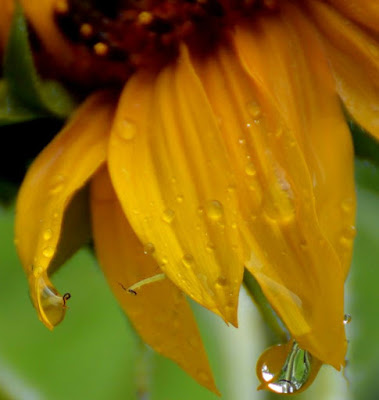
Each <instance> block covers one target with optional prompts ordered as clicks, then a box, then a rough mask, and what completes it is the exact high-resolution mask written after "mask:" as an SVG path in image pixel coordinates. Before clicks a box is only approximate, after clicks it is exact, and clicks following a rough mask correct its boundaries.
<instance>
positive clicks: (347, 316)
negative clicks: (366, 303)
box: [343, 314, 351, 325]
mask: <svg viewBox="0 0 379 400" xmlns="http://www.w3.org/2000/svg"><path fill="white" fill-rule="evenodd" d="M350 322H351V315H350V314H345V315H344V317H343V323H344V325H347V324H350Z"/></svg>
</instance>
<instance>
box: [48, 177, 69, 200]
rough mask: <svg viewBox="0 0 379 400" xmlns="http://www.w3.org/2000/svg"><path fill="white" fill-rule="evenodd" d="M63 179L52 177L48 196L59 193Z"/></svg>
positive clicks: (62, 186) (62, 185)
mask: <svg viewBox="0 0 379 400" xmlns="http://www.w3.org/2000/svg"><path fill="white" fill-rule="evenodd" d="M64 181H65V177H64V176H63V175H56V176H54V178H53V180H52V181H51V184H50V190H49V194H51V195H54V194H58V193H59V192H61V191H62V190H63V188H64Z"/></svg>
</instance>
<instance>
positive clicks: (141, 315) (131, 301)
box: [91, 169, 218, 393]
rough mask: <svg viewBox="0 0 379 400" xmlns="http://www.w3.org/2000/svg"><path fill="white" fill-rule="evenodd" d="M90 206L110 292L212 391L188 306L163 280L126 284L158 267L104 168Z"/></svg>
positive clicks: (157, 344) (151, 340) (145, 334)
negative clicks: (132, 289) (133, 291)
mask: <svg viewBox="0 0 379 400" xmlns="http://www.w3.org/2000/svg"><path fill="white" fill-rule="evenodd" d="M91 209H92V216H93V233H94V240H95V247H96V254H97V256H98V259H99V262H100V264H101V266H102V269H103V271H104V274H105V276H106V278H107V280H108V283H109V285H110V287H111V288H112V291H113V293H114V294H115V296H116V297H117V300H118V301H119V303H120V305H121V307H122V309H123V310H124V311H125V313H126V314H127V315H128V317H129V318H130V320H131V322H132V324H133V326H134V327H135V329H136V331H137V332H138V333H139V335H140V336H141V338H142V339H143V341H144V342H145V343H147V344H148V345H150V346H151V347H152V348H153V349H154V350H156V351H157V352H159V353H161V354H163V355H164V356H166V357H169V358H171V359H172V360H173V361H175V362H176V363H178V364H179V365H180V366H181V367H182V368H183V369H184V370H185V371H186V372H188V373H189V374H190V375H191V376H193V377H194V378H195V379H196V380H197V381H198V382H199V383H200V384H201V385H203V386H205V387H207V388H208V389H210V390H212V391H213V392H216V393H218V392H217V389H216V387H215V384H214V381H213V377H212V372H211V370H210V367H209V364H208V360H207V356H206V354H205V350H204V347H203V344H202V342H201V338H200V334H199V331H198V328H197V326H196V322H195V320H194V316H193V314H192V311H191V309H190V307H189V305H188V303H187V300H186V298H185V296H184V294H183V293H182V292H181V291H180V290H179V289H178V288H177V287H176V286H175V285H174V284H173V283H172V282H171V281H170V280H168V279H165V280H160V281H157V282H152V283H149V284H147V285H144V286H143V287H141V288H139V289H138V291H137V295H133V294H131V293H128V292H127V291H126V290H125V288H127V287H130V286H131V285H133V284H135V283H136V282H139V281H141V280H143V279H146V278H149V277H151V276H154V275H156V274H158V273H159V272H160V269H159V266H158V264H157V262H156V261H155V259H154V258H153V256H152V255H153V254H154V251H155V249H154V248H153V246H152V245H151V244H149V243H146V244H145V245H144V244H142V243H141V242H140V241H139V240H138V238H137V236H136V235H135V233H134V232H133V230H132V228H131V226H130V224H129V223H128V221H127V219H126V217H125V214H124V213H123V211H122V208H121V206H120V204H119V202H118V199H117V196H116V194H115V192H114V190H113V187H112V185H111V182H110V178H109V175H108V172H107V171H106V169H103V170H101V171H100V172H98V173H97V174H96V176H95V178H94V179H93V180H92V190H91Z"/></svg>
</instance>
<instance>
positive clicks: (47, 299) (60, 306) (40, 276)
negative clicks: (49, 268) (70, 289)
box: [31, 270, 71, 329]
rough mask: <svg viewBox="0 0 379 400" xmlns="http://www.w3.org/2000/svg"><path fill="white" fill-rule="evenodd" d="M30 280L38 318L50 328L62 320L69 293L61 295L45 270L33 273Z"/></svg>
mask: <svg viewBox="0 0 379 400" xmlns="http://www.w3.org/2000/svg"><path fill="white" fill-rule="evenodd" d="M36 271H38V270H36ZM32 281H33V283H32V285H31V296H32V298H33V301H34V304H35V307H36V308H37V311H38V314H39V318H40V320H41V321H42V322H43V323H44V324H45V325H46V326H47V327H48V328H49V329H52V328H54V327H55V326H56V325H58V324H59V323H60V322H61V321H62V320H63V318H64V316H65V314H66V310H67V305H66V302H67V300H68V299H69V298H70V297H71V295H70V294H69V293H66V294H64V295H63V296H61V295H60V294H59V293H58V291H57V290H56V289H55V287H54V286H53V285H52V284H51V282H50V280H49V278H48V277H47V275H46V273H45V272H42V273H37V274H33V277H32Z"/></svg>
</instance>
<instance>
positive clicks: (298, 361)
mask: <svg viewBox="0 0 379 400" xmlns="http://www.w3.org/2000/svg"><path fill="white" fill-rule="evenodd" d="M320 366H321V363H320V362H319V361H318V360H317V359H316V358H313V357H312V356H311V354H309V352H308V351H306V350H303V349H301V348H300V347H299V345H298V344H297V343H296V341H294V340H292V341H290V342H288V343H287V344H285V345H277V346H273V347H270V348H269V349H267V350H266V351H265V352H263V354H262V355H261V357H260V358H259V360H258V362H257V375H258V378H259V380H260V381H261V385H260V386H259V387H258V389H267V390H270V391H272V392H274V393H280V394H294V393H299V392H301V391H303V390H305V389H306V388H307V387H308V386H309V385H310V384H311V383H312V382H313V380H314V379H315V377H316V375H317V373H318V371H319V369H320Z"/></svg>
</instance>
